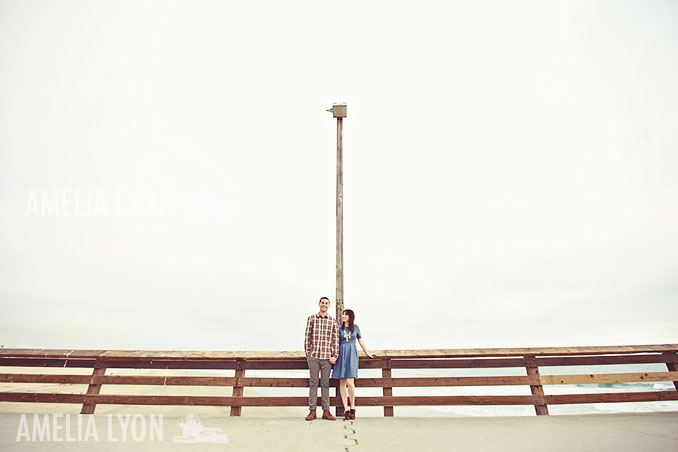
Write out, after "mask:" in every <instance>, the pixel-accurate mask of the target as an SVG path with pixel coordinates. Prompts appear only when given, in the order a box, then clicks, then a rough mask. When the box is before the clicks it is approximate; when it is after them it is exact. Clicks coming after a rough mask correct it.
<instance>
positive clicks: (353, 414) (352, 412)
mask: <svg viewBox="0 0 678 452" xmlns="http://www.w3.org/2000/svg"><path fill="white" fill-rule="evenodd" d="M349 411H350V413H351V419H355V410H349Z"/></svg>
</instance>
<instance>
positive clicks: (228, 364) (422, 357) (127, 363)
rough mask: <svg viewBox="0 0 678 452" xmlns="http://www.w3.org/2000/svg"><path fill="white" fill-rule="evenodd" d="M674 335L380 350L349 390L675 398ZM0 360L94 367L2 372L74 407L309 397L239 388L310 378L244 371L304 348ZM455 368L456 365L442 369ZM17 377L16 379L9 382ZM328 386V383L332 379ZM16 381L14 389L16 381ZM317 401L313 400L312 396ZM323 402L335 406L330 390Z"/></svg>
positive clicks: (496, 400)
mask: <svg viewBox="0 0 678 452" xmlns="http://www.w3.org/2000/svg"><path fill="white" fill-rule="evenodd" d="M677 352H678V345H672V344H669V345H646V346H619V347H568V348H565V347H558V348H498V349H458V350H454V349H452V350H450V349H448V350H383V351H377V352H375V353H376V354H377V358H375V359H369V358H367V357H365V356H362V354H361V357H360V368H361V369H381V377H380V378H362V377H361V378H360V379H359V380H357V382H356V386H357V387H370V388H382V395H381V396H367V397H357V400H356V403H357V405H359V406H383V407H384V415H385V416H393V407H395V406H432V405H532V406H534V408H535V411H536V414H538V415H547V414H548V406H549V405H558V404H581V403H609V402H652V401H663V400H678V370H677V366H678V353H677ZM622 364H664V365H666V368H667V371H666V372H636V373H589V374H576V375H541V374H540V369H541V368H544V367H549V366H587V367H592V366H601V365H622ZM0 366H13V367H14V366H16V367H63V368H88V369H92V374H91V375H65V374H60V375H55V374H34V373H1V374H0V383H5V385H3V386H5V387H7V386H8V385H7V384H8V383H11V384H12V385H11V386H10V390H9V391H3V392H0V402H43V403H77V404H82V411H81V413H84V414H91V413H94V410H95V408H96V406H97V405H99V404H126V405H189V406H196V405H210V406H228V407H230V413H231V416H239V415H240V414H241V410H242V407H247V406H307V405H308V398H307V397H282V396H266V397H246V396H243V388H245V387H298V388H302V387H308V382H309V381H308V378H291V377H247V376H245V375H246V372H247V371H248V370H250V369H257V370H289V369H307V368H308V367H307V364H306V359H305V356H304V354H303V353H302V352H211V351H205V352H186V351H162V352H158V351H119V350H48V349H43V350H38V349H4V348H3V349H0ZM488 368H494V369H497V368H522V369H524V371H525V374H524V375H519V376H510V375H507V376H445V377H439V376H437V377H435V376H424V377H394V376H393V375H392V370H393V369H396V370H397V369H418V370H419V371H426V370H427V369H488ZM108 369H139V370H143V369H212V370H214V369H232V370H234V371H235V372H234V376H232V377H230V376H229V377H217V376H157V375H106V371H107V370H108ZM450 372H451V373H454V370H451V371H450ZM659 381H668V382H673V385H674V388H675V389H671V390H665V391H641V392H608V393H587V394H558V395H549V394H545V393H544V389H543V387H544V386H548V385H567V384H570V385H571V384H585V385H586V384H611V383H637V382H659ZM22 383H63V384H86V385H88V389H87V393H86V394H63V393H40V392H19V391H18V390H20V389H21V388H20V385H21V384H22ZM15 384H17V385H19V386H17V385H15ZM104 384H105V385H161V386H170V385H179V386H227V387H232V394H231V395H224V396H193V395H192V396H176V395H122V394H119V395H118V394H101V393H100V391H101V387H102V385H104ZM506 385H524V386H529V387H530V390H531V395H466V396H449V395H436V396H421V395H419V396H394V395H393V388H395V387H434V386H437V387H452V386H506ZM335 386H336V384H335ZM17 389H18V390H17ZM318 404H319V405H320V403H318ZM331 404H332V405H336V406H341V401H340V399H339V397H338V395H335V396H334V397H332V398H331Z"/></svg>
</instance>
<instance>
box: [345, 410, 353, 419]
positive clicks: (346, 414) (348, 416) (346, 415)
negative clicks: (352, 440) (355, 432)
mask: <svg viewBox="0 0 678 452" xmlns="http://www.w3.org/2000/svg"><path fill="white" fill-rule="evenodd" d="M344 420H345V421H350V420H351V410H346V411H344Z"/></svg>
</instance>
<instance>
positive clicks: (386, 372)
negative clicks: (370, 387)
mask: <svg viewBox="0 0 678 452" xmlns="http://www.w3.org/2000/svg"><path fill="white" fill-rule="evenodd" d="M381 377H382V378H381V380H382V381H389V380H390V381H393V379H392V378H391V368H390V366H389V367H387V368H384V369H381ZM362 384H363V382H362V381H361V385H362ZM383 385H384V386H383V389H382V395H383V396H384V397H392V396H393V386H392V385H390V384H389V383H383ZM356 403H357V402H356ZM384 416H387V417H393V405H391V406H386V405H385V406H384Z"/></svg>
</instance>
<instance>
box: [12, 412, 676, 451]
mask: <svg viewBox="0 0 678 452" xmlns="http://www.w3.org/2000/svg"><path fill="white" fill-rule="evenodd" d="M33 416H38V417H43V418H44V417H45V416H47V417H48V418H49V416H50V415H28V416H26V415H20V414H16V413H0V449H1V450H3V451H25V450H31V451H36V450H38V451H39V450H45V451H50V452H51V451H87V450H92V449H96V450H100V451H118V450H129V449H130V447H131V448H133V450H135V451H150V450H153V451H155V450H158V451H166V450H168V449H169V450H181V451H183V450H190V451H217V450H219V451H224V450H233V451H249V452H270V451H276V452H278V451H289V452H360V451H366V452H367V451H370V452H375V451H389V452H401V451H402V452H409V451H426V452H438V451H440V452H449V451H451V450H453V451H473V452H496V451H502V452H513V451H549V452H576V451H592V452H594V451H595V452H599V451H608V450H612V451H615V452H638V451H642V452H675V451H676V450H678V429H676V425H678V413H640V414H613V415H600V414H599V415H586V416H534V417H465V418H430V417H429V418H412V417H401V418H383V417H382V418H358V419H356V420H354V421H325V420H315V421H312V422H306V421H304V420H302V419H290V418H256V417H249V418H247V417H242V418H237V417H218V416H207V417H198V418H192V420H191V422H190V424H187V419H186V417H183V418H182V417H171V416H165V417H164V418H163V424H162V428H161V429H156V430H155V432H156V435H155V436H154V437H151V435H150V434H148V433H145V434H143V435H142V434H140V433H139V432H138V430H137V433H134V431H132V429H131V428H126V433H125V434H123V428H122V427H121V424H119V423H118V420H117V419H116V416H117V415H111V416H110V417H109V416H108V415H100V414H96V415H92V416H88V415H85V416H82V418H87V419H88V421H89V422H91V424H93V425H94V427H93V429H92V430H96V431H97V436H96V438H94V437H92V436H90V437H88V438H86V439H87V440H86V441H85V440H84V438H85V436H82V435H80V436H78V434H77V433H76V429H75V428H74V427H71V428H70V429H69V432H70V433H68V434H67V433H66V432H65V431H64V420H63V418H61V419H59V425H60V426H61V430H60V431H59V432H58V435H57V436H56V437H55V436H54V435H53V436H50V437H47V436H44V437H43V439H42V440H41V439H40V438H39V437H38V436H36V435H35V434H34V435H33V437H31V436H30V435H29V434H28V433H26V434H23V433H22V432H27V431H29V430H30V429H31V424H33V425H34V424H35V423H36V421H35V420H34V418H33ZM62 416H63V415H62ZM72 417H77V415H73V416H72ZM22 418H23V419H24V420H22ZM90 419H91V421H90ZM43 422H45V421H43ZM83 422H85V421H83ZM22 423H23V424H24V425H26V427H25V428H23V427H22ZM45 424H49V425H50V427H49V428H50V429H51V432H55V431H56V430H55V429H54V427H51V426H52V425H54V417H52V418H51V419H48V421H46V422H45ZM74 424H75V421H74V420H71V425H74ZM137 425H139V422H138V421H137ZM187 425H188V426H187ZM160 430H161V431H162V434H161V435H160V434H158V433H157V432H160ZM56 438H58V441H55V439H56ZM69 438H70V439H69Z"/></svg>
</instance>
